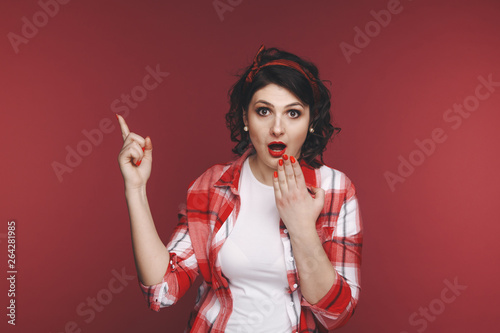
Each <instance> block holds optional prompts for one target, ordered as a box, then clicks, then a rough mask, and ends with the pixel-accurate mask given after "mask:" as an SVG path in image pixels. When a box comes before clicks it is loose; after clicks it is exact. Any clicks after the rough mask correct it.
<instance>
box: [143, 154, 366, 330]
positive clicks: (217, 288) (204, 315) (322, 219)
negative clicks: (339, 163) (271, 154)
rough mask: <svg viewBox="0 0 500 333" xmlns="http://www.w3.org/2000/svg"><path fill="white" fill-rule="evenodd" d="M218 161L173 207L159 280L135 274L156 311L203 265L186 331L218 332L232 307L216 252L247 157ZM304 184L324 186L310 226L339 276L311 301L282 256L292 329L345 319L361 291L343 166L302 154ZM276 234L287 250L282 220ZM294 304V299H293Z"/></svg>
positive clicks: (357, 242) (358, 227) (355, 226)
mask: <svg viewBox="0 0 500 333" xmlns="http://www.w3.org/2000/svg"><path fill="white" fill-rule="evenodd" d="M251 153H252V149H248V150H247V152H246V153H245V154H244V155H243V156H241V157H240V158H239V159H237V160H236V161H234V162H231V163H228V164H218V165H215V166H213V167H211V168H210V169H208V170H207V171H206V172H205V173H203V174H202V175H201V176H200V177H199V178H198V179H196V180H195V181H194V182H193V183H192V184H191V186H190V187H189V190H188V193H187V207H186V208H185V209H182V210H181V211H180V212H179V223H178V224H177V226H176V228H175V230H174V232H173V234H172V236H171V239H170V241H169V243H168V245H167V248H168V250H169V252H170V265H169V267H168V269H167V272H166V273H165V276H164V277H163V282H161V283H159V284H157V285H153V286H145V285H143V284H142V283H141V282H140V281H139V285H140V287H141V289H142V291H143V293H144V296H145V298H146V300H147V302H148V305H149V307H150V308H151V309H152V310H154V311H159V310H160V308H162V307H167V306H170V305H173V304H175V303H176V302H177V300H178V299H179V298H180V297H182V295H184V293H185V292H186V290H187V289H188V288H189V287H190V286H191V284H192V283H193V282H194V281H195V279H196V277H197V276H198V275H199V274H200V273H201V274H202V276H203V283H202V284H201V286H200V287H199V290H198V297H197V300H196V305H195V308H194V310H193V312H192V313H191V317H190V319H189V322H188V326H187V328H186V331H185V332H188V331H189V332H196V333H201V332H217V333H218V332H224V329H225V326H226V323H227V321H228V319H229V316H230V315H231V311H232V304H233V303H232V302H233V300H232V297H231V292H230V289H229V284H228V280H227V279H226V278H225V277H224V276H223V274H222V271H221V267H220V262H219V260H218V253H219V250H220V249H221V247H222V245H223V244H224V241H225V240H226V238H227V237H228V235H229V233H230V232H231V230H232V228H233V227H234V223H235V220H236V217H237V215H238V212H239V208H240V200H239V195H238V183H239V180H240V172H241V168H242V165H243V162H244V161H245V159H246V158H247V157H248V156H249V155H250V154H251ZM301 167H302V171H303V173H304V178H305V181H306V185H307V186H308V187H309V188H310V187H311V186H314V187H321V188H323V189H324V190H325V194H326V196H325V205H324V208H323V211H322V212H321V213H320V215H319V217H318V220H317V221H316V229H317V231H318V235H319V237H320V239H321V242H322V244H323V249H324V250H325V252H326V254H327V255H328V258H330V261H331V262H332V265H333V267H334V268H335V270H336V271H337V279H336V282H335V283H334V284H333V286H332V287H331V289H330V290H329V291H328V293H327V294H326V295H325V296H324V297H323V298H322V299H321V300H320V301H319V302H318V303H316V304H314V305H312V304H310V303H309V302H307V301H306V300H305V298H303V297H302V295H301V293H300V281H299V275H298V273H297V270H296V267H295V262H294V261H287V262H286V267H287V276H288V285H289V290H288V293H289V295H290V301H291V302H292V303H291V304H292V305H293V304H294V303H293V302H300V313H297V311H295V312H294V311H291V312H289V313H294V315H291V316H290V315H289V317H290V320H291V323H292V332H327V331H330V330H333V329H335V328H338V327H340V326H342V325H344V324H345V323H346V322H347V321H348V320H349V318H350V317H351V316H352V314H353V313H354V309H355V308H356V304H357V303H358V299H359V292H360V265H361V246H362V240H363V233H362V221H361V216H360V213H359V207H358V200H357V198H356V191H355V188H354V185H353V184H352V182H351V181H350V180H349V178H347V177H346V176H345V174H344V173H342V172H340V171H338V170H335V169H332V168H329V167H327V166H322V167H320V168H318V169H313V168H311V167H309V166H307V165H306V164H305V163H304V162H301ZM280 234H281V240H282V243H283V247H284V253H285V258H287V257H293V252H292V248H291V242H290V238H289V235H288V232H287V230H286V227H285V225H284V224H283V221H280ZM296 304H299V303H296Z"/></svg>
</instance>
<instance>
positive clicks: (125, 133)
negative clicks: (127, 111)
mask: <svg viewBox="0 0 500 333" xmlns="http://www.w3.org/2000/svg"><path fill="white" fill-rule="evenodd" d="M115 115H116V118H117V119H118V122H119V123H120V129H121V130H122V137H123V141H125V139H126V138H127V136H128V135H129V134H130V130H129V129H128V126H127V123H126V122H125V119H123V117H122V116H120V115H119V114H117V113H115Z"/></svg>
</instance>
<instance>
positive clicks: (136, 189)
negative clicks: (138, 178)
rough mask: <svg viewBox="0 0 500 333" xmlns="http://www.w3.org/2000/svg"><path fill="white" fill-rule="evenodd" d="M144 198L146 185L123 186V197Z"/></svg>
mask: <svg viewBox="0 0 500 333" xmlns="http://www.w3.org/2000/svg"><path fill="white" fill-rule="evenodd" d="M138 195H139V196H146V185H142V186H127V185H125V196H126V197H131V196H138Z"/></svg>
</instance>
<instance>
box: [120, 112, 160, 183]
mask: <svg viewBox="0 0 500 333" xmlns="http://www.w3.org/2000/svg"><path fill="white" fill-rule="evenodd" d="M116 118H118V121H119V122H120V128H121V131H122V136H123V147H122V150H121V151H120V154H119V155H118V163H119V164H120V170H121V172H122V175H123V180H124V182H125V188H126V189H137V188H140V187H144V186H146V183H147V181H148V179H149V176H150V175H151V165H152V162H153V144H152V143H151V138H150V137H149V136H147V137H146V138H145V139H144V138H143V137H142V136H140V135H137V134H135V133H133V132H130V130H129V129H128V126H127V123H126V122H125V119H123V117H122V116H120V115H118V114H117V115H116Z"/></svg>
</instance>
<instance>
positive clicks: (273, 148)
mask: <svg viewBox="0 0 500 333" xmlns="http://www.w3.org/2000/svg"><path fill="white" fill-rule="evenodd" d="M267 149H268V151H269V154H270V155H271V156H272V157H281V155H283V154H284V153H285V151H286V144H284V143H283V142H281V141H273V142H271V143H270V144H268V145H267Z"/></svg>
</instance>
